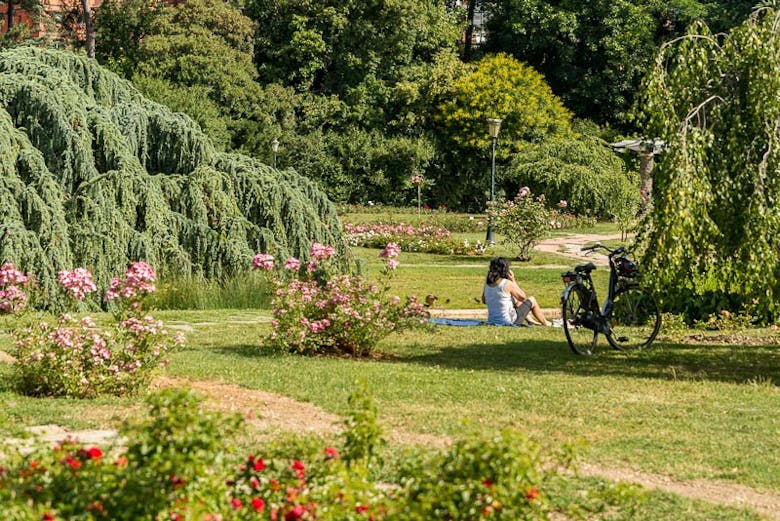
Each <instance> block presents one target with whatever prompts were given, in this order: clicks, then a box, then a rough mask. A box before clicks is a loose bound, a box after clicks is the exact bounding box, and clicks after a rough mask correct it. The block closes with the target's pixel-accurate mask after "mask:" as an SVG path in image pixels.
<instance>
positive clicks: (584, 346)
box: [561, 284, 598, 355]
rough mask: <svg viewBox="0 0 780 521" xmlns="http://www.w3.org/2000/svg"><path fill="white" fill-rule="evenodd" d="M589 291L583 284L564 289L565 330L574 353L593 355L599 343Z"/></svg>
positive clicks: (563, 312) (563, 314) (563, 313)
mask: <svg viewBox="0 0 780 521" xmlns="http://www.w3.org/2000/svg"><path fill="white" fill-rule="evenodd" d="M588 294H589V291H588V290H587V288H585V287H584V286H582V285H579V284H571V285H570V286H569V287H567V288H566V289H565V290H564V291H563V309H562V313H561V315H562V317H563V330H564V332H565V333H566V341H567V342H569V347H570V348H571V350H572V351H574V354H577V355H592V354H593V353H594V352H595V351H596V346H597V345H598V332H597V331H596V330H595V327H594V316H593V312H592V311H591V310H589V309H588V307H589V306H588V304H589V303H588V302H587V301H586V299H587V297H588Z"/></svg>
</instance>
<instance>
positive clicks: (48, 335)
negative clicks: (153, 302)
mask: <svg viewBox="0 0 780 521" xmlns="http://www.w3.org/2000/svg"><path fill="white" fill-rule="evenodd" d="M58 278H59V281H60V285H61V286H62V288H63V289H64V290H65V291H66V292H67V293H68V294H69V295H70V296H71V298H72V299H73V300H74V301H77V302H78V301H81V300H83V299H84V298H85V297H86V296H87V294H88V293H91V292H93V291H95V290H96V289H97V288H96V286H95V283H94V282H93V281H92V278H91V274H90V273H89V271H87V270H85V269H84V268H77V269H75V270H73V271H62V272H60V274H59V277H58ZM154 280H155V273H154V271H153V270H152V268H151V267H150V266H149V265H148V264H146V263H145V262H134V263H133V264H131V265H130V267H129V268H128V269H127V271H126V272H125V274H124V276H123V277H122V278H118V277H115V278H114V279H113V280H112V282H111V286H110V288H109V290H108V291H107V292H106V300H109V301H115V302H116V303H117V312H116V314H115V321H114V324H113V325H112V327H110V328H107V329H103V328H100V327H98V326H97V325H96V324H95V322H94V321H93V320H92V318H91V317H89V316H85V317H84V318H82V319H81V320H77V319H76V318H74V317H72V316H71V315H69V314H67V313H66V314H64V315H62V316H61V317H60V318H59V321H58V322H57V324H56V325H52V324H49V323H48V322H46V321H41V322H40V323H39V324H37V325H36V326H30V327H24V328H22V329H20V330H17V331H15V332H14V336H15V339H16V351H17V358H18V363H16V364H14V372H15V382H16V387H17V389H18V390H19V391H20V392H22V393H24V394H29V395H34V396H70V397H77V398H88V397H94V396H97V395H104V394H109V395H125V394H131V393H133V392H135V391H136V390H138V389H141V388H144V387H146V386H147V385H148V383H149V382H150V380H151V377H152V374H153V372H154V370H155V369H157V368H158V367H160V366H161V365H165V364H166V363H167V362H166V361H165V360H164V358H163V357H164V355H165V353H167V352H168V351H169V350H170V349H172V348H173V347H174V346H175V345H179V344H182V343H183V342H184V338H183V335H181V334H177V335H175V336H172V335H170V334H169V332H168V331H167V330H166V329H165V328H164V326H163V323H162V321H160V320H155V319H154V317H152V316H151V315H148V314H146V313H145V312H144V310H143V306H142V302H143V300H144V299H145V298H146V296H148V295H149V294H151V293H152V292H154V290H155V286H154Z"/></svg>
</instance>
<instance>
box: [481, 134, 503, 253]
mask: <svg viewBox="0 0 780 521" xmlns="http://www.w3.org/2000/svg"><path fill="white" fill-rule="evenodd" d="M502 121H503V120H501V119H498V118H488V119H487V123H488V134H489V135H490V138H491V139H492V140H493V157H492V164H491V167H490V202H491V203H493V202H495V200H496V141H498V132H499V131H500V130H501V122H502ZM485 242H487V243H488V244H489V245H491V246H492V245H494V244H495V243H496V237H495V235H494V233H493V220H492V219H491V218H490V217H488V226H487V236H486V237H485Z"/></svg>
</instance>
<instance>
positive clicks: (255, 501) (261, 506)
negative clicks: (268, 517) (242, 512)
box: [252, 497, 265, 514]
mask: <svg viewBox="0 0 780 521" xmlns="http://www.w3.org/2000/svg"><path fill="white" fill-rule="evenodd" d="M252 508H254V509H255V512H257V513H258V514H259V513H260V512H262V511H263V510H265V501H263V500H262V499H261V498H259V497H255V498H252Z"/></svg>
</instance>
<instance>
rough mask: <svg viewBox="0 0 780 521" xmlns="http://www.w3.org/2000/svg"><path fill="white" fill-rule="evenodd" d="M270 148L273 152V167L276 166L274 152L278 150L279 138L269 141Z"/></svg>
mask: <svg viewBox="0 0 780 521" xmlns="http://www.w3.org/2000/svg"><path fill="white" fill-rule="evenodd" d="M271 150H273V152H274V168H276V153H277V152H278V151H279V140H278V139H276V138H274V140H273V141H271Z"/></svg>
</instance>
